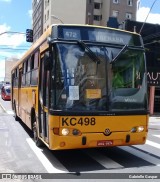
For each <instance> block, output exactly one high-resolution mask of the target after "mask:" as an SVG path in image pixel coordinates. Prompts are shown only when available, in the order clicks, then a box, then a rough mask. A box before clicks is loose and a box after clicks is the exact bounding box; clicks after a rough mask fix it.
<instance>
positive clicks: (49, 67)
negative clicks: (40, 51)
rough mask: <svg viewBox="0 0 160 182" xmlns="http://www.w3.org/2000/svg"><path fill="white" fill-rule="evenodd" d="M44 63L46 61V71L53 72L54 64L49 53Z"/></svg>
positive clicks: (45, 55) (45, 56) (46, 54)
mask: <svg viewBox="0 0 160 182" xmlns="http://www.w3.org/2000/svg"><path fill="white" fill-rule="evenodd" d="M43 61H44V69H45V70H51V69H52V66H53V64H52V60H51V57H50V56H49V52H46V53H45V54H44V57H43Z"/></svg>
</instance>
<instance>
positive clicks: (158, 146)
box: [146, 140, 160, 149]
mask: <svg viewBox="0 0 160 182" xmlns="http://www.w3.org/2000/svg"><path fill="white" fill-rule="evenodd" d="M146 144H147V145H150V146H152V147H155V148H158V149H160V144H158V143H156V142H152V141H150V140H147V141H146Z"/></svg>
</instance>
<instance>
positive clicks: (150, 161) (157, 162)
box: [118, 146, 160, 166]
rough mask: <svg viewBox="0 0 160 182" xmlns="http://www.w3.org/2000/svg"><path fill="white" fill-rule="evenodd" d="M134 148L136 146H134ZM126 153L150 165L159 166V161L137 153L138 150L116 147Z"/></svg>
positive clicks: (142, 153) (150, 156)
mask: <svg viewBox="0 0 160 182" xmlns="http://www.w3.org/2000/svg"><path fill="white" fill-rule="evenodd" d="M135 147H136V146H135ZM118 148H120V149H122V150H124V151H126V152H129V153H131V154H132V155H134V156H136V157H139V158H141V159H143V160H145V161H148V162H149V163H152V164H154V165H156V166H160V159H158V158H156V157H154V156H152V155H150V154H149V153H148V154H146V153H144V152H141V151H139V150H138V149H135V148H133V147H128V146H122V147H118Z"/></svg>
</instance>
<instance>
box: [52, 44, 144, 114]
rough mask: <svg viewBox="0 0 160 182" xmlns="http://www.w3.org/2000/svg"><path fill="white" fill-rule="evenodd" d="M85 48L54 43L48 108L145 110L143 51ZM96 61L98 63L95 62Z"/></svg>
mask: <svg viewBox="0 0 160 182" xmlns="http://www.w3.org/2000/svg"><path fill="white" fill-rule="evenodd" d="M87 47H88V49H87ZM87 47H86V48H85V46H81V45H80V44H79V43H77V44H74V43H73V44H67V43H57V50H58V54H57V56H56V57H57V59H56V64H55V65H56V69H54V71H52V82H51V97H50V99H51V100H50V103H51V108H52V109H57V110H73V111H74V110H75V111H89V110H93V111H127V110H128V111H131V110H140V109H141V110H144V109H146V102H147V97H146V95H147V94H146V74H145V61H144V52H143V50H137V49H132V48H129V47H128V46H126V47H125V50H123V51H121V50H122V49H123V47H121V48H119V47H118V48H117V47H111V46H104V45H87ZM90 53H92V56H91V55H90ZM94 55H95V56H94ZM117 55H118V56H117ZM96 58H97V60H98V61H95V59H96ZM53 93H55V94H53Z"/></svg>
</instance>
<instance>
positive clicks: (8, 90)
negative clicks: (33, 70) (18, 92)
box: [1, 85, 11, 100]
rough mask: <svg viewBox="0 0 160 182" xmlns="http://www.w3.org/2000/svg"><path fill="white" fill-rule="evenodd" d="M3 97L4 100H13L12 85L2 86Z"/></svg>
mask: <svg viewBox="0 0 160 182" xmlns="http://www.w3.org/2000/svg"><path fill="white" fill-rule="evenodd" d="M1 98H2V99H3V100H11V86H10V85H5V86H2V88H1Z"/></svg>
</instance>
